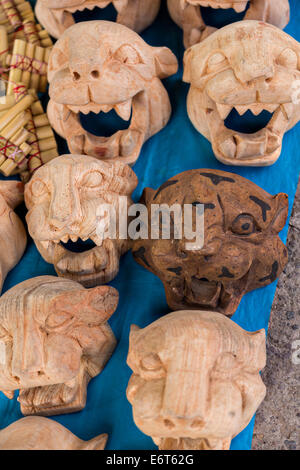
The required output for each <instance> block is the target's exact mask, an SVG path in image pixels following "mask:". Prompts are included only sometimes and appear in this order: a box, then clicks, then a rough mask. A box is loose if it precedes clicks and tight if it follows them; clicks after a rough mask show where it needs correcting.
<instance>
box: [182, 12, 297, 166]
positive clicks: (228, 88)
mask: <svg viewBox="0 0 300 470" xmlns="http://www.w3.org/2000/svg"><path fill="white" fill-rule="evenodd" d="M184 63H185V66H184V77H183V79H184V81H186V82H187V83H190V85H191V86H190V90H189V94H188V98H187V110H188V115H189V118H190V119H191V121H192V123H193V125H194V126H195V128H196V129H197V130H198V131H199V132H200V133H201V134H203V135H204V136H205V137H206V138H207V139H208V140H209V141H210V142H211V143H212V148H213V151H214V154H215V156H216V158H217V159H218V160H220V161H221V162H222V163H225V164H226V165H239V166H268V165H272V164H273V163H274V162H276V160H277V159H278V158H279V156H280V153H281V148H282V139H283V136H284V134H285V133H286V132H287V131H288V130H289V129H291V128H292V127H293V126H295V124H297V122H298V121H299V119H300V65H299V64H300V45H299V43H298V42H297V41H296V40H295V39H293V38H292V37H291V36H289V35H288V34H286V33H285V32H283V31H281V30H280V29H278V28H276V27H275V26H272V25H269V24H266V23H261V22H259V21H240V22H238V23H234V24H231V25H229V26H225V27H224V28H222V29H220V30H218V31H217V32H216V33H214V34H212V35H211V36H209V37H208V38H207V39H205V41H203V42H202V43H201V44H196V45H195V46H193V47H191V48H190V49H189V50H187V51H186V52H185V56H184ZM231 111H233V112H235V111H236V112H237V113H238V114H240V115H241V116H242V115H243V114H245V113H246V112H247V111H251V112H252V114H254V115H255V116H258V115H260V113H262V112H263V111H268V112H269V113H270V120H269V122H268V124H267V125H266V126H265V127H264V128H263V129H260V130H258V131H257V132H254V133H253V132H252V133H251V130H249V133H246V132H237V131H235V130H233V129H230V123H228V122H227V121H226V118H227V117H228V115H229V114H231ZM237 118H238V115H237ZM242 119H243V118H242V117H241V118H240V120H241V121H242Z"/></svg>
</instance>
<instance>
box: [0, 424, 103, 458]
mask: <svg viewBox="0 0 300 470" xmlns="http://www.w3.org/2000/svg"><path fill="white" fill-rule="evenodd" d="M106 441H107V434H101V435H100V436H97V437H94V439H91V440H90V441H82V440H81V439H79V438H78V437H76V436H75V435H74V434H73V433H71V431H69V430H68V429H67V428H65V427H64V426H62V425H61V424H59V423H57V422H56V421H53V420H52V419H48V418H43V417H41V416H27V417H26V418H22V419H19V420H18V421H15V422H14V423H12V424H11V425H10V426H7V428H4V429H2V430H1V431H0V450H104V448H105V445H106Z"/></svg>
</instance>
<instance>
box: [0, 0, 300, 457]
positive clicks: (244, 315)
mask: <svg viewBox="0 0 300 470" xmlns="http://www.w3.org/2000/svg"><path fill="white" fill-rule="evenodd" d="M32 3H34V2H32ZM162 3H163V5H162V8H161V11H160V14H159V16H158V18H157V19H156V21H155V22H154V23H153V25H152V26H151V27H149V28H148V29H147V30H146V31H145V32H144V33H143V34H142V36H143V38H144V39H145V40H146V41H147V42H148V43H150V44H151V45H153V46H163V45H164V46H168V47H169V48H170V49H171V50H172V51H173V52H174V53H175V54H176V55H177V57H178V60H179V64H180V67H179V71H178V73H177V74H176V75H175V76H173V77H170V78H168V79H167V80H164V84H165V86H166V88H167V90H168V92H169V94H170V99H171V102H172V107H173V114H172V118H171V120H170V122H169V124H168V125H167V126H166V127H165V129H163V130H162V131H161V132H160V133H159V134H157V135H155V136H154V137H152V138H151V139H150V140H149V141H148V142H147V143H146V144H145V145H144V147H143V150H142V153H141V155H140V157H139V160H138V161H137V163H136V164H135V166H134V167H133V169H134V171H135V172H136V174H137V176H138V178H139V185H138V188H137V189H136V191H135V193H134V200H135V201H137V200H138V199H139V197H140V195H141V193H142V191H143V189H144V188H145V187H147V186H149V187H152V188H158V187H159V186H160V185H161V184H162V183H163V182H164V181H166V180H167V179H168V178H170V177H172V176H174V175H176V174H178V173H180V172H182V171H184V170H190V169H196V168H215V169H220V170H225V171H226V170H227V171H232V172H233V173H238V174H240V175H241V176H244V177H246V178H248V179H250V180H251V181H253V182H255V183H256V184H257V185H259V186H261V187H262V188H263V189H265V190H266V191H268V192H270V193H271V194H276V193H278V192H285V193H287V194H288V195H289V208H290V212H291V209H292V206H293V200H294V196H295V192H296V188H297V182H298V175H299V163H300V153H299V125H298V126H296V127H295V128H294V129H292V130H291V131H289V132H288V133H287V134H286V135H285V137H284V141H283V150H282V154H281V156H280V158H279V160H278V161H277V162H276V163H275V164H274V165H273V166H271V167H267V168H242V167H228V166H224V165H222V164H221V163H219V162H218V161H217V160H216V159H215V157H214V155H213V152H212V149H211V145H210V143H209V142H208V141H207V140H206V139H205V138H204V137H203V136H201V135H200V134H199V133H198V132H197V131H196V130H195V129H194V128H193V126H192V124H191V123H190V121H189V119H188V116H187V113H186V94H187V91H188V86H187V85H186V84H184V83H183V82H182V81H181V77H182V57H183V52H184V50H183V45H182V32H181V30H180V29H179V28H178V27H177V26H176V25H175V24H174V23H173V22H172V20H171V19H170V17H169V16H168V13H167V9H166V6H165V2H164V1H163V2H162ZM290 3H291V21H290V23H289V25H288V26H287V27H286V29H285V30H286V32H287V33H289V34H290V35H292V36H293V37H295V38H296V39H297V40H299V36H300V28H299V25H300V8H299V7H300V0H293V1H291V2H290ZM214 12H215V11H214ZM235 16H236V15H235ZM218 18H219V21H225V20H226V19H227V21H228V19H230V17H229V18H228V15H226V12H224V11H220V12H219V16H218ZM89 19H114V13H113V9H112V7H107V8H106V9H105V10H103V11H101V10H98V9H97V10H93V11H88V10H86V11H84V12H81V13H77V14H76V20H78V21H82V20H89ZM100 124H101V123H100V121H97V122H95V118H94V122H91V121H89V122H88V124H87V125H88V126H89V127H90V130H92V128H93V127H94V126H96V127H98V128H99V125H100ZM297 144H298V147H297ZM59 147H60V153H68V151H67V147H66V144H65V143H64V142H63V141H61V140H60V142H59ZM290 212H289V214H290ZM18 213H19V214H21V216H22V217H24V214H25V209H24V208H20V209H19V210H18ZM287 231H288V224H286V226H285V228H284V229H283V231H282V232H281V234H280V237H281V239H282V240H283V241H284V242H285V241H286V238H287ZM45 274H48V275H49V274H52V275H55V271H54V269H53V267H52V266H51V265H49V264H47V263H46V262H45V261H44V260H43V259H42V258H41V256H40V255H39V253H38V251H37V249H36V247H35V245H34V243H33V241H32V240H31V239H29V243H28V246H27V249H26V253H25V255H24V257H23V258H22V260H21V262H20V263H19V264H18V266H16V268H15V269H13V270H12V271H11V272H10V274H9V275H8V277H7V279H6V282H5V285H4V289H3V292H5V291H6V290H8V289H9V288H11V287H12V286H14V285H16V284H18V283H19V282H22V281H24V280H26V279H30V278H32V277H35V276H40V275H45ZM111 285H113V286H114V287H116V288H117V289H118V291H119V294H120V302H119V307H118V309H117V311H116V312H115V313H114V315H113V316H112V318H111V320H110V325H111V327H112V329H113V331H114V333H115V335H116V337H117V340H118V345H117V348H116V350H115V352H114V354H113V356H112V358H111V360H110V361H109V363H108V364H107V366H106V367H105V369H104V370H103V372H102V373H101V374H100V375H99V376H98V377H96V378H94V379H93V380H92V381H91V382H90V384H89V387H88V397H87V404H86V407H85V409H84V410H83V411H81V412H79V413H73V414H69V415H64V416H55V417H53V419H55V420H57V421H58V422H60V423H61V424H63V425H64V426H66V427H67V428H68V429H70V430H71V431H72V432H73V433H75V434H76V435H77V436H79V437H80V438H82V439H86V440H88V439H91V438H93V437H94V436H96V435H98V434H101V433H104V432H105V433H108V434H109V441H108V445H107V449H112V450H116V449H119V450H126V449H130V450H133V449H149V450H151V449H156V446H155V445H154V444H153V442H152V440H151V439H150V438H149V437H147V436H145V435H144V434H143V433H141V432H140V431H139V429H138V428H137V427H136V426H135V424H134V422H133V419H132V410H131V405H130V404H129V403H128V401H127V399H126V394H125V392H126V387H127V383H128V380H129V377H130V375H131V371H130V369H129V367H128V366H127V365H126V357H127V351H128V337H129V329H130V325H131V324H132V323H135V324H137V325H139V326H140V327H145V326H146V325H148V324H150V323H151V322H153V321H155V320H156V319H158V318H159V317H160V316H161V315H164V314H166V313H168V312H169V308H168V306H167V304H166V300H165V295H164V289H163V285H162V283H161V281H160V280H159V279H158V278H157V277H156V276H154V275H153V274H151V273H150V272H148V271H146V270H145V269H143V268H142V267H141V266H139V265H138V264H137V263H135V262H134V260H133V258H132V255H131V253H127V254H126V255H125V256H124V257H123V258H122V260H121V265H120V272H119V275H118V276H117V278H116V279H115V280H114V281H113V282H111ZM275 289H276V283H273V284H271V285H269V286H268V287H264V288H261V289H258V290H256V291H253V292H251V293H249V294H247V295H245V296H244V298H243V300H242V302H241V304H240V306H239V308H238V310H237V312H236V313H235V315H234V316H233V320H234V321H235V322H236V323H238V324H239V325H240V326H242V327H243V328H245V329H247V330H249V331H255V330H257V329H260V328H266V329H267V327H268V321H269V316H270V311H271V306H272V302H273V298H274V293H275ZM21 417H22V415H21V412H20V407H19V403H18V402H17V398H15V399H13V400H8V399H7V398H6V397H5V396H4V395H3V394H0V429H1V428H3V427H5V426H8V425H9V424H11V423H12V422H13V421H15V420H17V419H19V418H21ZM253 426H254V419H253V420H252V421H251V423H250V424H249V426H248V427H247V428H246V429H245V430H244V431H243V432H242V433H241V434H239V435H238V436H237V437H236V438H235V439H233V441H232V446H231V449H241V450H247V449H250V448H251V441H252V434H253Z"/></svg>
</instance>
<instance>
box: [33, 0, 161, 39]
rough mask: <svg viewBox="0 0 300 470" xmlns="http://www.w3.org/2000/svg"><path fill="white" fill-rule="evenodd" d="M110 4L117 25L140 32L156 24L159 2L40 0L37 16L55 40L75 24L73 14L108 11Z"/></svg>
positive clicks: (143, 0) (132, 0) (151, 0)
mask: <svg viewBox="0 0 300 470" xmlns="http://www.w3.org/2000/svg"><path fill="white" fill-rule="evenodd" d="M110 3H112V4H113V6H114V7H115V9H116V10H117V13H118V16H117V20H116V21H117V23H120V24H123V25H124V26H127V27H128V28H130V29H132V30H134V31H136V32H137V33H140V32H141V31H143V29H145V28H147V27H148V26H150V24H151V23H152V22H153V21H154V19H155V17H156V15H157V13H158V10H159V7H160V0H62V1H61V0H37V3H36V7H35V14H36V16H37V18H38V20H39V22H40V23H41V24H42V25H43V26H44V28H45V29H46V30H47V31H48V32H49V33H50V34H51V36H53V37H54V38H59V37H60V36H61V35H62V34H63V32H64V31H65V30H66V29H67V28H69V27H70V26H72V25H73V24H74V18H73V13H76V12H77V11H82V10H84V9H88V10H93V9H94V8H106V7H107V6H108V5H109V4H110Z"/></svg>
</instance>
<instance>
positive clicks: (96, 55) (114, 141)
mask: <svg viewBox="0 0 300 470" xmlns="http://www.w3.org/2000/svg"><path fill="white" fill-rule="evenodd" d="M176 70H177V59H176V57H175V56H174V54H173V53H172V52H171V51H170V50H169V49H168V48H166V47H151V46H149V45H148V44H147V43H145V42H144V41H143V39H142V38H141V37H140V36H139V35H138V34H137V33H135V32H134V31H131V30H130V29H128V28H126V27H125V26H122V25H119V24H117V23H111V22H109V21H89V22H83V23H78V24H75V25H74V26H72V27H71V28H69V29H68V30H67V31H66V32H65V33H64V34H63V36H62V37H61V38H60V39H59V40H58V41H57V43H56V44H55V46H54V47H53V50H52V53H51V55H50V59H49V66H48V79H49V83H50V88H49V94H50V98H51V99H50V102H49V105H48V111H47V112H48V117H49V120H50V123H51V125H52V126H53V127H54V129H55V130H56V132H57V133H58V134H59V135H61V136H62V137H63V138H65V139H66V140H67V143H68V147H69V150H70V152H71V153H74V154H86V155H92V156H94V157H97V158H99V159H102V160H109V159H110V160H111V159H114V160H121V161H123V162H124V163H128V164H133V163H135V161H136V160H137V158H138V157H139V154H140V151H141V148H142V145H143V143H144V142H145V141H146V140H147V139H148V138H149V137H151V136H152V135H154V134H156V133H157V132H158V131H160V130H161V129H162V128H163V127H164V126H165V125H166V124H167V122H168V120H169V117H170V114H171V105H170V101H169V97H168V94H167V91H166V89H165V88H164V86H163V85H162V82H161V80H160V79H161V78H165V77H168V76H169V75H172V74H174V73H175V72H176ZM111 110H114V111H115V112H116V113H117V114H118V115H119V116H120V117H121V118H122V119H123V120H124V121H126V122H128V126H129V127H128V129H126V130H119V131H118V132H116V133H115V134H113V135H112V136H110V137H99V136H95V135H93V134H91V133H90V132H88V131H86V130H85V129H84V128H83V126H82V124H81V123H80V119H79V116H80V115H79V113H83V114H88V113H90V112H92V113H100V112H104V113H108V112H109V111H111Z"/></svg>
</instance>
